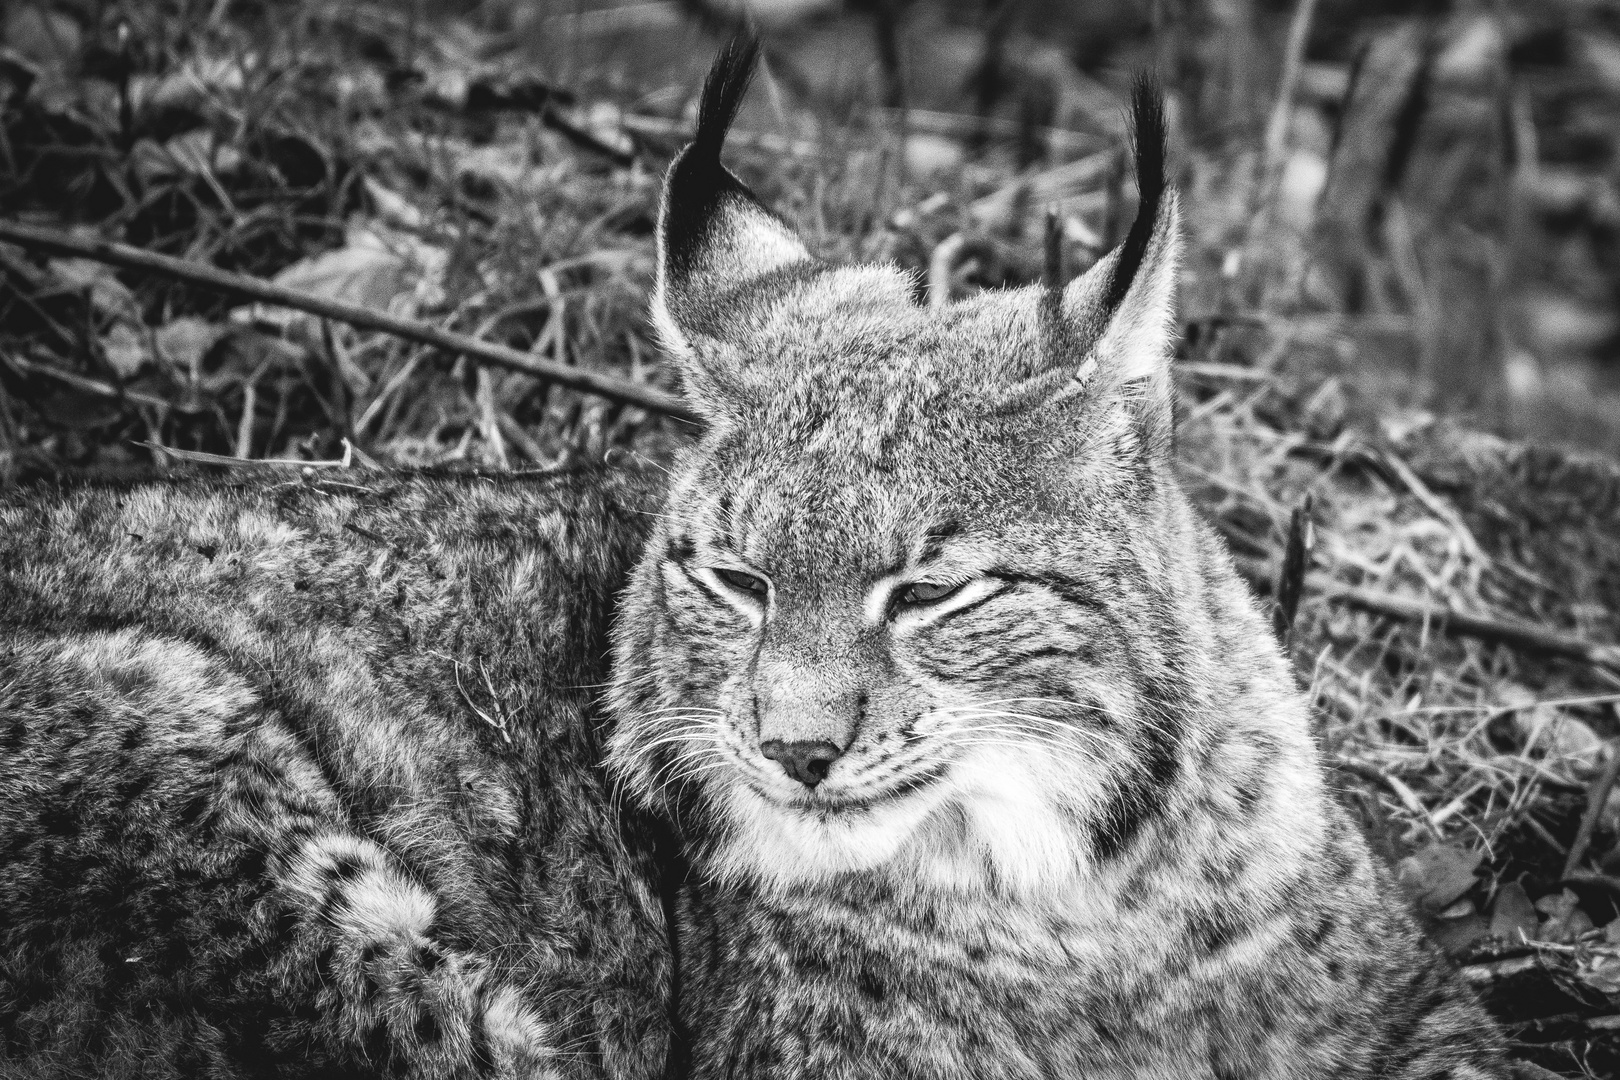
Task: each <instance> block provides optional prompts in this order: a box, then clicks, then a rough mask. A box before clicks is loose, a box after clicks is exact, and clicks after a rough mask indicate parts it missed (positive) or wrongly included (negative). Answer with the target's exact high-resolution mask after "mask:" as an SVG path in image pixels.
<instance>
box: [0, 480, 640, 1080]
mask: <svg viewBox="0 0 1620 1080" xmlns="http://www.w3.org/2000/svg"><path fill="white" fill-rule="evenodd" d="M654 505H656V498H655V497H654V496H652V495H650V494H649V493H648V492H647V491H646V490H645V489H644V487H643V486H640V485H638V483H637V482H636V480H635V478H634V477H633V476H630V475H619V476H611V475H606V474H601V473H596V474H584V475H559V476H553V477H549V478H544V477H543V478H528V479H524V478H514V477H504V478H501V479H500V481H499V482H496V481H495V480H492V479H489V478H481V477H453V478H431V477H408V476H379V475H378V474H369V475H361V476H358V477H357V476H355V475H353V474H351V475H348V476H345V477H344V478H343V480H342V482H339V483H327V482H325V481H317V482H313V483H302V482H300V481H299V480H298V479H297V478H296V477H294V478H292V479H290V481H289V478H288V477H286V476H285V475H283V476H280V477H272V478H271V479H269V480H264V481H258V482H251V483H223V482H208V481H204V480H196V479H193V480H190V481H184V482H179V481H177V482H157V483H143V484H136V485H130V486H103V485H95V484H82V485H63V486H58V485H41V486H38V487H34V488H30V489H22V490H14V491H12V492H9V493H4V494H0V1076H3V1077H5V1078H6V1080H46V1078H51V1080H57V1078H63V1080H65V1078H91V1077H94V1078H96V1080H116V1078H120V1077H142V1078H145V1080H167V1078H171V1077H172V1078H193V1077H199V1078H200V1077H207V1078H210V1080H227V1078H234V1077H249V1076H277V1077H283V1078H289V1080H290V1078H297V1077H316V1076H326V1077H335V1076H343V1077H356V1078H358V1077H371V1076H377V1077H381V1076H387V1077H420V1078H424V1080H427V1078H431V1080H451V1078H463V1077H465V1078H471V1077H510V1078H518V1077H521V1078H524V1080H540V1078H543V1077H544V1078H562V1077H589V1076H603V1075H608V1076H615V1077H651V1076H656V1075H659V1074H660V1073H661V1072H662V1070H663V1068H664V1063H665V1054H666V1051H667V1047H668V1037H667V1036H668V1024H667V1020H666V1012H665V1009H666V1002H667V999H668V975H669V950H668V944H667V940H666V936H665V932H664V926H665V920H664V917H663V913H662V911H661V909H660V902H659V899H658V896H657V893H656V891H655V888H656V876H655V875H654V873H653V872H652V870H651V868H650V865H649V863H648V858H647V853H646V852H645V851H644V850H633V849H632V848H627V847H626V843H625V839H624V837H623V836H622V835H621V826H620V821H619V819H618V817H617V815H616V814H615V813H614V812H613V811H612V810H610V804H609V796H608V790H607V786H606V783H605V781H604V778H603V777H602V775H601V773H600V769H599V765H598V763H599V760H600V740H599V735H598V731H597V728H596V725H595V724H594V722H593V720H592V712H591V710H592V706H593V703H594V697H595V695H596V694H597V693H598V691H597V689H596V687H598V686H600V684H601V683H602V682H603V680H604V679H605V678H606V670H605V668H606V665H605V662H604V661H605V655H604V654H605V652H606V647H607V644H606V626H607V618H608V610H609V605H610V603H611V598H612V595H613V591H614V589H615V588H616V586H617V585H618V584H619V583H621V582H622V580H623V577H624V573H625V570H626V568H627V566H628V564H629V561H630V560H631V558H632V557H633V555H634V552H635V551H636V550H637V547H638V542H639V539H640V535H641V531H642V522H643V521H644V520H645V517H644V511H645V510H646V509H647V507H649V506H654ZM631 840H632V843H634V841H635V837H634V834H633V832H632V835H631Z"/></svg>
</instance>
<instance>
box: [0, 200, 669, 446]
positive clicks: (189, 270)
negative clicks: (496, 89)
mask: <svg viewBox="0 0 1620 1080" xmlns="http://www.w3.org/2000/svg"><path fill="white" fill-rule="evenodd" d="M0 241H7V242H9V243H13V244H16V245H18V246H20V247H24V248H29V249H31V250H35V251H45V252H50V253H52V254H56V255H68V256H72V257H75V258H81V259H94V260H95V261H97V262H103V263H107V264H108V265H109V266H122V267H124V268H126V269H130V270H146V271H150V272H152V273H155V274H162V275H164V276H166V277H172V278H176V279H178V280H180V281H185V282H189V283H191V284H193V285H200V286H202V287H204V288H208V289H213V290H215V291H217V292H222V293H226V294H227V295H231V296H240V297H244V298H246V299H249V300H257V301H259V302H261V303H265V304H274V305H276V306H278V307H288V308H295V309H297V310H299V311H307V312H309V313H311V314H313V315H320V316H323V317H325V318H328V319H336V320H338V321H339V322H345V323H348V324H349V325H351V326H360V327H364V328H365V329H367V330H380V331H382V332H383V333H386V334H393V335H394V336H396V337H401V338H405V339H406V340H407V341H416V342H420V343H421V344H423V345H432V346H434V347H435V348H439V349H443V350H445V351H446V352H449V353H452V354H459V355H465V356H469V357H472V358H473V359H475V360H480V361H483V362H484V363H489V364H495V365H496V366H498V367H504V368H509V369H511V370H513V371H521V372H523V373H525V374H527V375H533V376H534V377H536V378H538V379H544V380H545V381H547V382H553V383H557V384H558V385H560V386H566V387H569V388H570V389H573V390H580V391H583V392H585V393H587V394H596V395H598V396H600V397H605V398H608V399H610V400H613V401H620V402H623V403H625V404H627V405H635V406H637V407H639V408H643V409H647V410H648V411H650V412H656V413H663V414H664V415H665V416H672V417H675V418H676V419H678V420H687V421H690V422H692V423H701V420H700V419H699V418H698V416H697V414H695V413H694V412H692V410H691V409H689V408H687V406H686V404H685V403H684V402H682V401H681V400H680V399H679V398H677V397H675V396H674V395H672V394H666V393H664V392H663V391H662V390H658V389H655V388H653V387H651V386H643V385H642V384H640V383H633V382H630V381H629V380H627V379H621V378H618V377H616V376H613V375H604V374H601V373H599V372H594V371H586V370H584V369H582V368H577V367H570V366H569V365H567V364H559V363H556V362H555V361H551V360H542V359H538V358H536V357H533V356H530V355H529V354H528V353H523V352H519V351H518V350H516V349H511V348H507V347H506V346H505V345H497V344H495V343H493V342H489V341H479V340H478V339H477V338H474V337H469V336H468V335H466V334H458V333H456V332H455V331H453V330H444V329H441V328H439V327H437V326H433V325H432V324H430V323H425V322H420V321H418V320H416V319H406V318H402V317H400V316H398V315H391V314H389V313H388V312H384V311H375V310H373V309H371V308H367V307H361V306H360V305H359V304H350V303H346V302H344V301H342V300H333V299H330V298H328V297H324V296H315V295H313V294H311V293H307V292H302V291H300V290H298V289H288V288H285V287H284V286H281V285H276V284H273V283H272V282H268V281H263V280H261V279H259V278H254V277H248V276H247V275H245V274H233V273H231V272H230V271H227V270H220V269H218V268H217V267H213V266H205V265H203V264H201V263H195V262H190V261H188V260H185V259H175V258H171V257H170V256H167V255H159V254H157V253H156V252H152V251H143V250H142V249H140V248H136V247H130V246H129V245H128V244H115V243H113V242H111V241H108V240H87V239H81V238H79V237H76V236H70V235H68V234H66V233H62V232H58V231H57V230H55V229H44V228H39V227H37V226H33V225H22V224H18V223H16V222H11V221H0Z"/></svg>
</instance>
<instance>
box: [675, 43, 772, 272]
mask: <svg viewBox="0 0 1620 1080" xmlns="http://www.w3.org/2000/svg"><path fill="white" fill-rule="evenodd" d="M758 60H759V42H758V40H757V39H755V38H753V37H747V36H739V37H734V38H732V39H731V41H730V42H728V43H727V45H726V47H725V48H724V49H723V50H721V52H720V55H719V56H718V57H716V58H715V61H714V66H713V67H712V68H710V69H709V77H708V78H707V79H706V80H705V81H704V83H703V98H702V102H701V104H700V105H699V106H698V128H697V135H696V137H695V138H694V139H693V140H692V143H691V145H690V146H688V147H687V148H686V149H685V150H683V151H681V154H680V156H679V157H678V158H676V159H675V164H674V165H673V166H672V167H671V168H670V173H669V189H668V198H667V200H666V202H665V205H664V253H665V258H666V262H667V265H668V267H669V269H670V270H672V271H674V272H675V273H678V274H686V273H689V272H690V271H691V269H692V265H693V263H694V261H695V260H696V258H697V257H698V253H699V252H700V251H701V250H702V248H703V242H704V240H705V238H706V237H707V235H708V232H709V228H710V226H711V225H712V224H713V220H714V217H715V214H716V213H717V212H718V211H719V210H720V209H721V207H722V206H723V205H724V204H725V203H726V202H727V201H729V200H741V201H742V202H745V203H750V204H753V205H754V206H756V207H759V212H760V213H768V211H766V210H765V208H764V207H762V206H759V200H758V199H756V198H755V197H754V193H753V192H752V191H750V190H749V189H748V186H747V185H746V184H744V183H743V182H742V181H741V180H738V179H737V178H736V177H735V176H734V175H732V173H731V172H730V171H729V170H728V169H727V168H726V167H725V166H724V165H722V164H720V150H721V147H722V146H724V145H725V141H726V133H727V132H728V131H729V130H730V129H731V124H732V121H734V120H735V119H736V118H737V110H738V109H739V108H740V107H741V106H742V100H743V95H744V94H746V93H747V92H748V84H749V83H750V82H752V81H753V78H754V67H755V64H756V63H757V62H758Z"/></svg>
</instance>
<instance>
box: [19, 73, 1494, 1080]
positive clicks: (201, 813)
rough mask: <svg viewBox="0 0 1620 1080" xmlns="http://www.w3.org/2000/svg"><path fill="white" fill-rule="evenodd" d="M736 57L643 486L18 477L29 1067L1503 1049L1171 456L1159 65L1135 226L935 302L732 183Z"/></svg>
mask: <svg viewBox="0 0 1620 1080" xmlns="http://www.w3.org/2000/svg"><path fill="white" fill-rule="evenodd" d="M754 56H755V48H754V46H753V45H752V44H751V43H749V42H746V41H739V42H735V43H733V44H732V45H731V46H729V47H728V48H727V49H726V50H725V51H724V52H723V53H722V55H721V57H720V59H719V60H718V61H717V63H716V66H715V68H714V70H713V72H712V73H711V75H710V78H709V81H708V82H707V84H706V86H705V92H704V97H703V103H702V108H701V114H700V123H699V128H698V132H697V137H696V140H695V141H694V142H693V144H692V145H691V146H690V147H688V148H687V149H686V150H685V151H684V152H683V153H682V155H681V156H680V157H679V158H678V159H677V161H676V163H675V165H674V166H673V167H672V168H671V170H670V172H669V174H668V177H667V180H666V184H665V192H664V199H663V206H662V211H661V215H660V225H659V274H658V280H657V283H656V289H655V295H654V300H653V318H654V322H655V325H656V327H657V329H658V331H659V333H660V334H661V335H662V337H663V339H664V341H665V343H666V345H667V346H668V348H669V350H670V351H671V353H672V354H673V355H674V356H675V357H676V358H677V361H678V363H679V365H680V369H681V374H682V377H683V381H684V388H685V392H686V395H687V397H688V399H689V400H690V402H691V405H692V407H693V408H694V409H695V410H696V411H698V412H700V413H701V414H702V415H703V416H704V417H706V419H707V426H706V429H705V430H704V432H703V433H702V434H701V436H700V437H699V438H697V439H696V441H695V442H694V443H693V445H691V447H690V448H689V449H688V450H686V451H685V452H684V455H683V456H682V458H681V459H680V461H679V462H678V463H677V465H676V467H675V469H674V470H673V472H672V473H671V474H670V475H668V476H665V475H664V474H662V473H657V474H655V473H652V472H647V473H642V472H639V471H636V470H625V469H620V470H608V469H594V470H584V471H579V472H572V473H561V474H555V475H543V476H511V475H507V476H498V477H489V476H476V475H474V476H434V475H419V474H394V473H383V474H363V475H358V476H349V475H346V476H344V477H343V478H341V479H335V480H334V479H329V478H327V479H323V478H320V477H316V478H313V479H311V478H304V479H299V478H296V477H294V478H291V479H289V478H287V477H284V476H274V477H270V478H267V479H258V480H251V479H246V478H242V479H236V480H217V479H215V480H210V479H204V478H190V479H154V480H150V481H145V482H139V483H129V484H98V483H89V482H61V483H55V484H38V485H34V486H31V487H24V488H21V489H17V490H13V491H9V492H5V493H3V494H0V1076H4V1077H6V1078H7V1080H12V1078H19V1080H21V1078H28V1080H35V1078H38V1080H43V1078H46V1077H51V1078H56V1077H133V1076H141V1077H176V1078H178V1077H202V1076H206V1077H218V1078H236V1077H253V1076H277V1077H285V1078H293V1077H299V1078H313V1077H335V1076H343V1077H363V1076H375V1077H384V1076H386V1077H412V1078H421V1080H450V1078H457V1080H459V1078H462V1077H503V1078H504V1077H511V1078H518V1077H522V1078H526V1080H530V1078H532V1080H539V1078H561V1077H568V1078H574V1077H600V1076H608V1077H616V1078H625V1080H640V1078H648V1077H654V1076H660V1075H662V1076H692V1077H703V1078H708V1077H722V1076H728V1077H749V1078H753V1077H758V1078H770V1077H817V1078H819V1077H827V1078H835V1080H836V1078H855V1077H886V1078H887V1077H892V1078H906V1080H923V1078H929V1080H933V1078H944V1077H953V1078H955V1077H1064V1078H1068V1077H1075V1078H1078V1077H1086V1078H1088V1080H1097V1078H1109V1077H1116V1078H1124V1077H1132V1078H1160V1077H1207V1078H1215V1077H1219V1078H1223V1080H1230V1078H1238V1077H1243V1078H1250V1077H1253V1078H1264V1077H1288V1078H1291V1080H1293V1078H1308V1077H1352V1078H1353V1077H1394V1078H1399V1080H1427V1078H1441V1077H1449V1078H1452V1080H1468V1078H1475V1080H1477V1078H1486V1077H1502V1076H1505V1075H1507V1074H1506V1072H1505V1066H1504V1064H1503V1063H1502V1061H1501V1058H1500V1054H1499V1051H1498V1049H1497V1048H1496V1044H1497V1043H1498V1042H1499V1037H1498V1036H1497V1035H1496V1033H1495V1032H1494V1030H1493V1029H1492V1027H1491V1026H1490V1024H1489V1023H1488V1021H1487V1020H1486V1019H1485V1017H1484V1015H1483V1013H1482V1012H1481V1010H1480V1008H1479V1006H1478V1005H1477V1004H1476V1003H1475V1002H1474V1001H1473V1000H1472V999H1471V998H1470V996H1469V994H1468V992H1467V991H1466V989H1465V988H1463V987H1461V986H1460V985H1459V984H1458V983H1457V981H1456V979H1455V978H1454V976H1453V975H1452V974H1451V973H1449V972H1448V970H1447V968H1446V967H1445V966H1444V964H1443V963H1442V961H1441V960H1440V959H1439V958H1438V957H1437V956H1436V954H1435V953H1434V951H1433V950H1432V949H1431V948H1430V947H1429V946H1428V945H1427V944H1426V943H1425V942H1424V940H1423V939H1422V937H1421V935H1420V934H1419V933H1418V931H1417V928H1416V927H1415V925H1414V923H1413V921H1412V920H1411V918H1410V917H1409V916H1408V915H1407V914H1406V913H1405V910H1404V908H1403V907H1402V905H1401V903H1400V902H1399V900H1398V898H1397V897H1396V895H1395V892H1394V889H1393V886H1392V885H1391V883H1390V881H1389V879H1388V875H1387V873H1386V872H1385V871H1384V870H1383V869H1382V868H1381V867H1379V866H1378V865H1377V864H1375V863H1374V862H1373V860H1372V859H1371V858H1370V857H1369V855H1368V852H1367V849H1366V847H1365V845H1364V843H1363V842H1362V840H1361V838H1360V837H1359V835H1358V834H1357V833H1356V832H1355V830H1354V828H1353V827H1352V826H1351V824H1350V822H1349V821H1348V819H1347V818H1346V816H1345V814H1344V813H1343V812H1342V811H1341V810H1340V809H1339V807H1338V806H1337V805H1336V804H1335V802H1334V801H1333V799H1332V798H1331V797H1330V794H1329V792H1328V790H1327V788H1326V785H1325V783H1324V779H1323V771H1322V766H1321V763H1320V761H1319V760H1318V756H1317V751H1316V749H1315V747H1314V745H1313V743H1312V740H1311V738H1310V735H1309V733H1308V727H1307V714H1306V706H1305V704H1304V703H1303V701H1302V700H1301V698H1300V695H1299V694H1298V693H1297V691H1296V688H1295V686H1294V684H1293V682H1292V681H1291V676H1290V673H1289V671H1288V669H1287V667H1286V666H1285V664H1284V661H1283V659H1282V657H1281V655H1280V653H1279V651H1278V649H1277V647H1276V645H1275V644H1274V643H1273V642H1272V641H1271V639H1270V637H1269V636H1268V632H1267V628H1266V626H1265V624H1264V623H1263V622H1262V620H1261V619H1260V617H1259V615H1258V614H1257V610H1256V607H1255V603H1254V601H1253V600H1252V598H1251V597H1250V596H1249V595H1248V593H1247V592H1246V591H1245V589H1244V587H1243V586H1242V585H1241V584H1240V582H1239V581H1238V579H1237V578H1236V577H1235V576H1234V574H1233V571H1232V569H1231V567H1230V565H1229V563H1228V560H1227V556H1226V554H1225V553H1224V551H1223V550H1222V548H1221V547H1220V545H1219V543H1218V542H1217V541H1216V540H1215V539H1214V538H1213V536H1212V534H1211V533H1210V532H1209V531H1208V530H1207V529H1206V528H1205V527H1204V525H1202V524H1201V523H1200V521H1199V519H1198V517H1197V515H1196V513H1195V512H1194V511H1193V509H1192V508H1191V507H1190V505H1189V504H1188V502H1187V500H1186V498H1185V497H1184V496H1183V494H1182V493H1181V491H1180V489H1179V488H1178V487H1177V485H1176V481H1175V478H1174V475H1173V473H1172V470H1171V455H1172V442H1173V410H1172V403H1171V395H1170V388H1169V374H1168V370H1169V369H1168V365H1169V348H1170V342H1171V334H1172V305H1173V292H1174V282H1175V273H1176V253H1177V230H1178V219H1177V208H1176V200H1175V195H1174V193H1173V191H1170V190H1168V189H1167V187H1166V185H1165V183H1164V178H1163V177H1164V164H1163V132H1162V121H1161V119H1160V114H1159V110H1158V107H1157V104H1156V100H1155V99H1154V97H1153V96H1152V95H1151V94H1149V93H1146V92H1142V93H1139V94H1138V95H1137V98H1136V102H1135V117H1136V125H1137V167H1138V175H1139V187H1140V190H1141V193H1142V199H1141V209H1140V211H1139V214H1138V216H1137V219H1136V221H1135V223H1134V224H1133V226H1132V227H1131V230H1130V232H1129V234H1128V236H1127V238H1126V240H1125V242H1124V244H1123V245H1122V246H1121V247H1120V249H1119V250H1118V251H1116V252H1114V253H1113V254H1111V255H1109V256H1108V257H1107V258H1105V259H1104V260H1103V261H1102V262H1100V263H1099V264H1098V265H1097V266H1096V267H1094V268H1093V269H1091V270H1089V271H1088V272H1087V273H1086V274H1084V275H1083V276H1081V277H1080V278H1078V279H1077V280H1075V281H1074V282H1072V283H1070V284H1067V285H1066V286H1065V285H1062V284H1061V283H1060V282H1058V281H1057V280H1056V278H1057V275H1056V274H1055V273H1054V274H1052V275H1051V278H1052V280H1051V281H1049V282H1048V283H1047V284H1046V285H1044V286H1037V287H1031V288H1026V289H1020V290H1009V291H1004V292H995V293H987V294H985V295H982V296H979V297H977V298H975V299H972V300H968V301H964V302H962V303H960V304H957V305H955V306H952V307H949V308H947V309H946V310H944V311H939V312H927V311H924V310H923V309H921V308H919V307H917V306H916V305H914V304H913V302H912V293H913V286H912V282H911V281H910V280H909V279H908V278H907V277H906V276H905V275H904V274H902V273H900V272H899V271H897V270H895V269H893V268H889V267H870V266H869V267H844V268H835V267H830V266H827V265H824V264H822V263H820V262H817V261H816V260H814V259H813V258H812V257H811V256H810V255H809V253H808V252H807V250H806V248H805V247H804V245H803V244H802V243H801V242H800V241H799V240H798V239H797V238H796V237H795V236H794V234H793V233H792V231H791V230H790V229H788V228H787V226H786V225H784V224H783V223H782V222H781V221H780V220H779V219H778V218H776V217H774V216H772V215H771V214H770V213H769V212H767V211H766V210H765V209H764V208H763V207H761V206H760V204H759V203H758V201H757V200H756V199H755V198H754V197H753V195H752V194H751V193H750V192H749V191H748V189H747V188H746V187H744V186H743V185H742V184H741V182H740V181H738V180H737V179H736V178H735V177H734V176H733V175H732V174H731V173H729V172H728V171H727V170H726V169H725V168H724V167H723V166H722V164H721V159H720V155H721V148H722V145H723V143H724V140H725V136H726V132H727V129H728V127H729V126H730V124H731V121H732V119H733V117H734V115H735V113H736V111H737V108H738V106H739V103H740V101H741V99H742V96H743V94H744V92H745V90H746V87H747V84H748V81H749V76H750V73H751V71H752V67H753V62H754ZM638 558H639V562H638V561H637V560H638ZM610 624H611V637H610V632H609V631H610ZM610 650H611V663H609V652H610Z"/></svg>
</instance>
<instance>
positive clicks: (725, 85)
mask: <svg viewBox="0 0 1620 1080" xmlns="http://www.w3.org/2000/svg"><path fill="white" fill-rule="evenodd" d="M758 63H759V38H757V37H754V36H752V35H748V34H739V35H737V36H736V37H734V38H732V39H731V40H730V41H728V42H726V47H725V48H724V49H722V50H720V55H719V56H717V57H715V58H714V66H713V67H711V68H710V69H709V77H708V78H707V79H705V80H703V100H702V103H701V104H699V106H698V126H697V137H696V138H695V139H693V140H692V151H691V153H692V155H693V156H694V157H706V158H710V159H712V160H714V161H719V160H720V147H721V146H723V145H724V144H725V141H726V132H728V131H730V130H731V123H732V121H733V120H736V119H737V110H738V109H739V108H741V107H742V100H743V96H744V95H745V94H747V93H748V84H749V83H751V82H753V81H754V68H755V67H756V66H757V65H758Z"/></svg>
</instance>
